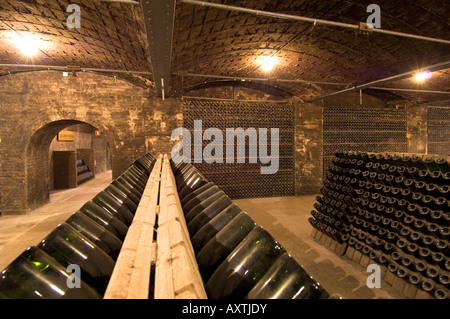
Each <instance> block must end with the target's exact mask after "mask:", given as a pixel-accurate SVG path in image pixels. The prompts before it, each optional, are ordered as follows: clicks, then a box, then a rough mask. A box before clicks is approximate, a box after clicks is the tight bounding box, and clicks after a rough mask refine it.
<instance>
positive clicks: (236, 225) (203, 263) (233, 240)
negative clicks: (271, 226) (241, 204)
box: [196, 212, 257, 282]
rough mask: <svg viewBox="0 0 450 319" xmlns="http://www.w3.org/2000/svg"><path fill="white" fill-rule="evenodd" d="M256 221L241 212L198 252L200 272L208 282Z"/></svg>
mask: <svg viewBox="0 0 450 319" xmlns="http://www.w3.org/2000/svg"><path fill="white" fill-rule="evenodd" d="M256 226H257V225H256V223H255V221H254V220H253V219H252V218H251V217H250V216H248V215H247V214H246V213H244V212H240V213H239V214H238V215H237V216H236V217H235V218H233V219H232V220H231V221H230V222H229V223H227V224H226V225H225V226H224V227H223V228H222V229H221V230H220V231H219V232H218V233H217V234H216V235H215V236H214V237H212V238H211V239H210V240H209V241H208V243H206V244H205V245H204V246H203V248H202V249H201V250H200V251H199V252H198V253H197V256H196V259H197V263H198V267H199V270H200V273H201V275H202V277H203V279H204V281H205V282H206V281H207V280H208V279H209V277H210V276H211V275H212V273H213V272H214V271H215V270H216V269H217V267H218V266H219V265H220V264H221V263H222V262H223V261H224V260H225V258H226V257H227V256H228V254H229V253H231V251H232V250H233V249H234V248H236V246H237V245H239V243H240V242H241V241H242V240H244V238H245V237H247V235H248V234H249V233H250V232H251V231H252V230H253V229H254V228H255V227H256Z"/></svg>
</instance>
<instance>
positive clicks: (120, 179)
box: [116, 174, 144, 196]
mask: <svg viewBox="0 0 450 319" xmlns="http://www.w3.org/2000/svg"><path fill="white" fill-rule="evenodd" d="M116 180H117V181H118V182H120V183H123V184H126V185H128V186H130V187H132V188H133V189H134V190H135V191H136V192H138V193H139V194H140V195H139V196H142V193H144V187H142V186H141V185H139V184H138V183H136V181H134V180H133V179H131V178H130V177H129V176H127V175H126V174H122V175H120V176H119V177H118V178H117V179H116Z"/></svg>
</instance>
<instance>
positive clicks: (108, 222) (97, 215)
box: [79, 201, 128, 240]
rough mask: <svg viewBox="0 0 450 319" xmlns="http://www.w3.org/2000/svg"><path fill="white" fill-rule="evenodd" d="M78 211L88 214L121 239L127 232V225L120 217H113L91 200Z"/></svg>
mask: <svg viewBox="0 0 450 319" xmlns="http://www.w3.org/2000/svg"><path fill="white" fill-rule="evenodd" d="M79 211H80V212H81V213H83V214H84V215H86V216H88V217H89V218H90V219H92V220H93V221H95V222H96V223H97V224H99V225H100V226H103V227H105V228H106V229H107V230H109V231H110V232H111V233H112V234H113V235H115V236H117V237H118V238H119V239H120V240H123V239H124V238H125V235H126V234H127V232H128V227H127V226H126V225H125V224H124V223H123V222H122V221H121V220H120V219H118V218H117V217H115V216H114V215H113V214H111V213H110V212H109V211H107V210H106V209H104V208H103V207H101V206H98V205H97V204H96V203H94V202H93V201H87V202H86V203H85V204H84V205H83V206H82V207H81V208H80V209H79Z"/></svg>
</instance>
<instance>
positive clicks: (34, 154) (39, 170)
mask: <svg viewBox="0 0 450 319" xmlns="http://www.w3.org/2000/svg"><path fill="white" fill-rule="evenodd" d="M70 128H72V129H70ZM80 128H81V130H85V131H86V132H89V131H90V132H91V133H92V135H93V134H94V132H95V131H98V129H97V127H95V126H94V125H92V124H90V123H86V122H83V121H79V120H59V121H54V122H51V123H48V124H46V125H44V126H42V127H41V128H39V129H38V130H37V131H35V132H34V134H33V135H32V136H31V138H30V140H29V142H28V146H27V149H26V167H25V170H26V196H25V197H26V201H27V208H28V210H32V209H34V208H36V207H39V206H41V205H43V204H45V203H46V202H48V201H49V199H50V191H51V190H52V189H53V188H54V174H53V165H52V164H53V163H52V160H53V159H52V155H51V154H52V153H51V151H52V149H58V148H59V149H61V148H63V149H64V148H65V149H67V147H69V148H71V149H73V150H74V151H75V150H76V148H77V145H78V146H80V145H81V144H82V143H80V142H79V141H78V143H77V142H76V141H73V143H72V145H71V146H67V145H66V146H65V147H63V146H62V145H56V144H55V137H56V136H57V134H58V133H59V132H61V131H63V130H65V129H68V132H71V131H74V132H76V131H77V130H79V129H80ZM66 132H67V131H66ZM100 132H101V130H100ZM84 135H89V133H86V134H84ZM102 138H103V139H104V140H105V142H106V143H105V145H107V147H108V148H109V146H110V145H112V143H110V141H109V140H108V136H107V134H106V135H103V136H102ZM56 141H57V140H56ZM94 141H95V140H94ZM52 142H53V143H52ZM69 142H70V141H69ZM56 143H57V142H56ZM51 146H52V148H51ZM85 147H86V146H84V147H83V148H85ZM105 153H108V154H109V155H108V156H109V167H111V155H110V154H111V151H110V150H109V149H108V150H107V151H106V150H105ZM106 165H107V164H106V163H105V166H106ZM91 169H95V168H91Z"/></svg>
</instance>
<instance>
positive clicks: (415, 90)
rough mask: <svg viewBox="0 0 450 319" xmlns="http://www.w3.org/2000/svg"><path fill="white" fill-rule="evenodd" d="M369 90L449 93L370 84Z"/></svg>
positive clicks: (449, 92) (446, 92)
mask: <svg viewBox="0 0 450 319" xmlns="http://www.w3.org/2000/svg"><path fill="white" fill-rule="evenodd" d="M368 89H370V90H381V91H392V92H413V93H432V94H450V91H433V90H417V89H401V88H387V87H377V86H371V87H369V88H368Z"/></svg>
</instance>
